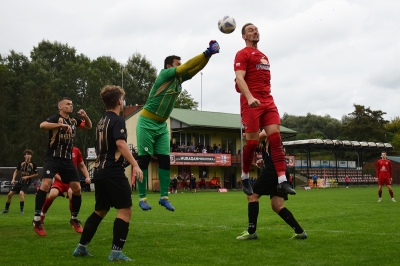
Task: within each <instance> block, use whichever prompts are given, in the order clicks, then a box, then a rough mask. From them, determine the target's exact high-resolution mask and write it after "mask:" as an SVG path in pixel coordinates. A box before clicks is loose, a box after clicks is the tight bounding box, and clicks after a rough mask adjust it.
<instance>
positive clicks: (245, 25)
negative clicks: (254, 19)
mask: <svg viewBox="0 0 400 266" xmlns="http://www.w3.org/2000/svg"><path fill="white" fill-rule="evenodd" d="M250 25H254V24H253V23H250V22H249V23H246V24H244V25H243V27H242V35H244V34H245V33H246V31H245V30H246V27H247V26H250Z"/></svg>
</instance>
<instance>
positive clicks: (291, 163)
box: [285, 156, 296, 167]
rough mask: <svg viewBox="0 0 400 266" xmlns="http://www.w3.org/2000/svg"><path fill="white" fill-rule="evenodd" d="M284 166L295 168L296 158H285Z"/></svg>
mask: <svg viewBox="0 0 400 266" xmlns="http://www.w3.org/2000/svg"><path fill="white" fill-rule="evenodd" d="M285 160H286V166H289V167H295V166H296V157H294V156H285Z"/></svg>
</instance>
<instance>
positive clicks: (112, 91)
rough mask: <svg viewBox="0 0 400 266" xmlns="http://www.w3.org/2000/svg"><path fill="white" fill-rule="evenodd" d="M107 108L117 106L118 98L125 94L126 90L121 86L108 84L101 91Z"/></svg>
mask: <svg viewBox="0 0 400 266" xmlns="http://www.w3.org/2000/svg"><path fill="white" fill-rule="evenodd" d="M100 96H101V99H102V100H103V103H104V105H105V106H106V109H112V108H115V107H116V106H117V103H118V100H119V99H121V98H122V97H123V96H125V91H124V90H123V89H121V87H120V86H115V85H106V86H105V87H104V88H103V89H101V92H100Z"/></svg>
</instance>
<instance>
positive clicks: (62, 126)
mask: <svg viewBox="0 0 400 266" xmlns="http://www.w3.org/2000/svg"><path fill="white" fill-rule="evenodd" d="M61 128H63V129H64V130H65V133H67V134H68V133H72V128H71V126H70V125H67V124H61Z"/></svg>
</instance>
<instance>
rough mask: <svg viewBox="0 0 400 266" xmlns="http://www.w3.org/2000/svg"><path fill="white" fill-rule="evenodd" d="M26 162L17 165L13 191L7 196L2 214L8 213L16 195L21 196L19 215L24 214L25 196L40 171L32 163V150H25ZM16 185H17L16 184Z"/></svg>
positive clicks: (12, 181)
mask: <svg viewBox="0 0 400 266" xmlns="http://www.w3.org/2000/svg"><path fill="white" fill-rule="evenodd" d="M23 155H24V158H25V159H24V160H23V161H22V162H20V163H19V164H18V165H17V168H16V169H15V171H14V174H13V177H12V180H11V185H13V186H12V188H11V191H10V192H9V193H8V195H7V201H6V207H5V208H4V211H2V212H1V213H2V214H5V213H8V212H9V208H10V204H11V199H12V197H13V196H14V194H16V193H18V194H19V213H20V214H24V206H25V194H26V193H27V192H28V188H29V186H30V184H31V183H32V178H35V177H37V176H38V170H37V166H36V164H35V163H33V162H32V155H33V152H32V151H31V150H24V152H23ZM17 176H18V181H17V183H15V179H16V178H17ZM14 183H15V184H14Z"/></svg>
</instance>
